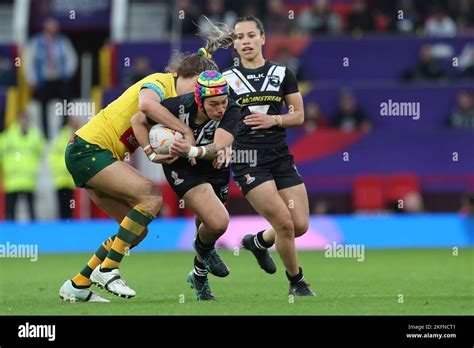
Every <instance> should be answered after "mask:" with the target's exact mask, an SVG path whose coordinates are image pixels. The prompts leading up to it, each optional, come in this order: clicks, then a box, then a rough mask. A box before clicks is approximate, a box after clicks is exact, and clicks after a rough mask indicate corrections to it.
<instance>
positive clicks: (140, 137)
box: [130, 111, 150, 148]
mask: <svg viewBox="0 0 474 348" xmlns="http://www.w3.org/2000/svg"><path fill="white" fill-rule="evenodd" d="M130 123H131V125H132V130H133V134H135V138H136V139H137V142H138V143H139V144H140V146H141V147H142V148H145V147H147V146H148V145H150V138H149V136H148V132H149V125H148V123H147V122H146V116H145V114H144V113H142V112H140V111H139V112H138V113H136V114H135V115H134V116H133V117H132V119H131V121H130Z"/></svg>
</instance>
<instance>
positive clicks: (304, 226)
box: [293, 221, 309, 237]
mask: <svg viewBox="0 0 474 348" xmlns="http://www.w3.org/2000/svg"><path fill="white" fill-rule="evenodd" d="M293 224H294V226H295V237H301V236H302V235H303V234H305V233H306V231H308V227H309V226H308V221H302V222H297V223H295V222H293Z"/></svg>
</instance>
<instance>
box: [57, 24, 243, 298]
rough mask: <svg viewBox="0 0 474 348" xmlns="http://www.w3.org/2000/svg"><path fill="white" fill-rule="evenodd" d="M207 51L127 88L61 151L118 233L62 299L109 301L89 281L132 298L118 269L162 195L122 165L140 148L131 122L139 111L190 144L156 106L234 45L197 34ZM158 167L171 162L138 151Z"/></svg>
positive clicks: (223, 36)
mask: <svg viewBox="0 0 474 348" xmlns="http://www.w3.org/2000/svg"><path fill="white" fill-rule="evenodd" d="M202 36H204V37H205V39H206V45H205V47H203V48H201V49H199V50H198V52H197V53H194V54H190V55H187V56H183V55H182V54H181V55H180V54H178V55H175V57H174V59H173V60H172V63H171V70H172V71H174V72H175V74H172V73H168V74H161V73H157V74H152V75H150V76H147V77H145V78H144V79H142V80H141V81H139V82H137V83H135V84H134V85H132V86H131V87H129V88H128V89H127V90H126V91H125V92H124V93H123V94H122V95H121V96H120V97H119V98H117V99H116V100H115V101H113V102H112V103H110V104H109V105H108V106H107V107H106V108H105V109H103V110H101V111H100V112H99V113H98V114H97V115H96V116H94V117H93V118H92V119H91V120H90V121H89V122H88V123H87V124H86V125H84V126H83V127H82V128H81V129H79V130H78V131H77V132H76V134H75V135H74V136H73V137H72V138H71V140H70V142H69V144H68V146H67V148H66V165H67V167H68V170H69V171H70V173H71V175H72V177H73V179H74V181H75V183H76V186H77V187H83V188H85V189H86V190H87V192H88V194H89V196H90V197H91V199H92V200H93V201H94V202H95V203H96V204H97V205H98V206H99V207H100V208H102V209H103V210H104V211H105V212H106V213H107V214H108V215H109V216H110V217H111V218H113V219H114V220H115V221H117V222H118V223H119V224H120V227H119V230H118V233H117V234H116V235H114V236H111V237H110V238H108V239H107V240H106V241H105V242H104V243H103V244H102V245H101V246H100V248H99V249H98V250H97V251H96V252H95V254H94V255H93V256H92V258H91V259H90V260H89V262H88V263H87V265H86V266H85V267H84V268H83V269H82V271H80V272H79V273H78V274H77V275H76V276H75V277H74V278H72V279H68V280H66V281H65V283H64V284H63V286H62V287H61V289H60V291H59V296H60V297H61V298H62V299H63V300H65V301H71V302H75V301H82V302H109V301H108V300H107V299H105V298H103V297H101V296H99V295H98V294H96V293H94V292H93V291H91V290H90V286H91V283H94V284H96V285H98V286H99V287H102V288H104V289H106V290H107V291H109V292H111V293H113V294H115V295H118V296H121V297H125V298H131V297H133V296H135V294H136V293H135V291H134V290H133V289H131V288H130V287H128V286H127V284H126V283H125V282H124V280H123V279H122V278H121V276H120V272H119V266H120V262H121V260H122V258H123V256H124V254H125V253H126V251H127V250H128V249H129V248H131V247H133V246H135V245H137V244H138V243H139V242H140V241H141V240H142V239H143V238H144V237H145V236H146V234H147V232H148V230H147V226H148V224H149V223H150V222H151V221H152V220H153V219H154V218H155V217H156V215H157V213H158V211H159V210H160V208H161V206H162V195H161V192H160V190H159V189H158V188H157V187H156V186H155V185H154V183H153V182H152V181H151V180H149V179H148V178H146V177H144V176H143V175H142V174H140V173H139V172H138V171H137V170H135V169H134V168H133V167H131V166H129V165H128V164H126V163H125V162H123V159H124V158H125V156H127V154H128V155H131V153H133V151H134V150H135V149H136V148H138V147H139V145H138V142H137V141H136V139H135V136H134V134H133V131H132V127H131V124H130V120H131V118H132V116H133V115H134V114H136V113H137V112H138V111H141V112H143V113H144V114H146V115H147V116H148V117H150V118H151V119H153V120H154V121H156V122H157V123H161V120H162V119H163V118H164V119H166V122H165V123H167V125H168V126H169V127H171V128H173V129H175V130H177V131H179V132H181V133H182V134H183V135H184V138H185V139H188V140H189V141H190V142H191V143H192V144H194V136H193V132H192V130H191V129H190V128H189V127H188V126H186V125H185V124H183V123H182V122H181V121H180V120H179V119H176V118H175V117H174V116H173V115H172V114H170V112H169V111H168V110H167V109H166V108H165V107H163V106H162V105H161V104H160V103H161V101H163V100H165V99H167V98H170V97H175V96H177V95H182V94H185V93H190V92H192V91H193V90H194V86H195V83H196V79H197V77H198V75H199V74H200V73H201V72H202V71H204V70H210V69H217V66H216V64H215V63H214V62H213V61H212V59H211V54H212V53H213V52H214V51H216V50H217V49H218V48H221V47H223V48H227V47H228V46H229V45H230V44H232V42H233V38H234V35H233V33H232V32H230V31H222V30H217V31H214V32H212V31H209V32H208V33H207V34H206V35H202ZM144 150H145V152H146V154H147V156H148V158H149V159H150V160H151V161H153V162H157V163H171V162H172V161H174V160H175V159H176V158H177V157H173V156H171V155H157V154H155V153H153V152H152V151H151V149H150V148H148V149H144Z"/></svg>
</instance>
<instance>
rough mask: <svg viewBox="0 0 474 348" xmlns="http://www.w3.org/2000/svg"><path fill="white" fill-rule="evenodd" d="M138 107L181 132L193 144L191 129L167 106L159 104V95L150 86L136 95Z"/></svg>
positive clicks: (156, 120) (158, 121)
mask: <svg viewBox="0 0 474 348" xmlns="http://www.w3.org/2000/svg"><path fill="white" fill-rule="evenodd" d="M138 109H139V110H140V111H141V112H142V113H144V114H145V115H147V116H148V117H150V118H151V119H152V120H153V121H155V122H156V123H159V124H162V125H164V126H166V127H168V128H170V129H174V130H175V131H178V132H180V133H181V134H183V136H184V138H185V139H188V140H189V141H190V142H191V144H193V145H194V144H195V139H194V135H193V131H192V130H191V128H189V127H188V125H186V124H185V123H184V122H183V121H181V120H180V119H179V118H177V117H175V116H174V115H173V114H172V113H171V112H170V111H169V110H168V109H167V108H165V107H164V106H163V105H161V98H160V96H159V95H158V94H157V93H156V92H155V91H153V90H152V89H150V88H143V89H142V90H141V91H140V94H139V96H138Z"/></svg>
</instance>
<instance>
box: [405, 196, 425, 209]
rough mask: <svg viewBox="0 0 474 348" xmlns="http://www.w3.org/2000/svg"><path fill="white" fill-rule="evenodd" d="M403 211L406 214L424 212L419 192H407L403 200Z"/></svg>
mask: <svg viewBox="0 0 474 348" xmlns="http://www.w3.org/2000/svg"><path fill="white" fill-rule="evenodd" d="M403 211H404V212H405V213H408V214H416V213H422V212H423V211H424V203H423V197H422V196H421V194H420V193H419V192H409V193H407V194H406V195H405V197H404V198H403Z"/></svg>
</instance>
